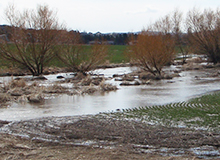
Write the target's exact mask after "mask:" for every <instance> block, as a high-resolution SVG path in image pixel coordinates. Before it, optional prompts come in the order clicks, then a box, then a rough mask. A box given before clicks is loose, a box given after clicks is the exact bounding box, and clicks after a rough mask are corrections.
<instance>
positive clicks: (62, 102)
mask: <svg viewBox="0 0 220 160" xmlns="http://www.w3.org/2000/svg"><path fill="white" fill-rule="evenodd" d="M133 70H135V68H129V67H119V68H110V69H99V70H96V71H94V74H100V75H104V76H105V77H111V79H109V80H108V81H106V82H107V83H111V84H114V85H116V86H117V87H118V88H119V89H118V90H117V91H111V92H108V93H95V94H92V95H89V94H86V95H72V96H70V95H67V94H62V95H53V96H50V97H46V100H45V102H44V103H42V104H30V103H13V104H12V105H11V106H8V107H6V108H1V109H0V117H1V118H0V119H1V120H28V119H33V118H41V117H50V116H73V115H85V114H97V113H99V112H108V111H115V110H118V109H126V108H134V107H140V106H152V105H162V104H167V103H174V102H181V101H187V100H188V99H190V98H193V97H196V96H199V95H202V94H205V93H208V92H213V91H216V90H219V89H220V83H219V81H220V78H219V77H210V76H209V75H208V74H209V73H207V72H205V71H202V70H194V71H182V72H181V73H180V77H175V78H173V79H171V80H160V81H152V83H151V84H150V85H140V86H120V85H119V84H120V83H121V82H120V81H115V79H114V78H112V76H113V75H114V74H126V73H130V72H132V71H133ZM166 70H176V68H175V67H174V66H171V67H169V68H166ZM58 75H62V76H63V77H65V78H70V77H71V76H73V75H71V74H69V73H68V74H66V73H63V74H56V75H48V76H46V78H47V79H48V80H46V81H42V82H41V83H42V85H50V84H51V83H53V82H55V81H59V80H58V79H57V78H56V77H57V76H58ZM10 79H11V77H1V79H0V81H2V82H7V81H8V80H10ZM62 85H66V86H69V85H71V84H62Z"/></svg>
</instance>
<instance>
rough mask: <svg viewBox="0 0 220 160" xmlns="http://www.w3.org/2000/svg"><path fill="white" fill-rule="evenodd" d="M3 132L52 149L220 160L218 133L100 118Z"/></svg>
mask: <svg viewBox="0 0 220 160" xmlns="http://www.w3.org/2000/svg"><path fill="white" fill-rule="evenodd" d="M0 130H1V133H7V134H10V135H16V136H19V137H23V138H25V139H26V140H30V141H31V142H33V143H38V144H44V143H50V144H51V145H52V146H53V145H64V146H74V147H76V146H78V147H91V148H96V149H103V148H105V149H114V150H117V149H119V148H121V149H122V148H123V150H129V152H132V153H135V154H140V155H142V154H145V155H162V156H169V157H172V156H175V157H176V156H177V157H197V158H204V159H207V158H210V157H211V158H220V150H219V147H220V134H219V133H214V132H206V131H202V130H189V129H183V128H168V127H162V126H151V125H148V124H145V123H143V122H138V121H131V120H116V119H112V118H106V117H103V116H100V115H99V116H98V115H97V116H84V117H83V116H77V117H51V118H42V119H33V120H28V121H17V122H11V123H8V122H5V121H4V122H3V124H2V127H1V129H0Z"/></svg>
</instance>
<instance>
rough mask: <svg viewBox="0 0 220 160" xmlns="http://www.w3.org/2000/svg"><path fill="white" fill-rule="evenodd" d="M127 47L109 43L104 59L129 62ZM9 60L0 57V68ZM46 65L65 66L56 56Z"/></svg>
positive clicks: (8, 65)
mask: <svg viewBox="0 0 220 160" xmlns="http://www.w3.org/2000/svg"><path fill="white" fill-rule="evenodd" d="M85 47H86V50H88V52H89V50H90V49H91V46H85ZM126 49H127V46H125V45H110V46H109V52H108V56H107V58H106V60H108V61H109V62H110V63H116V64H117V63H126V62H129V58H128V57H126V56H125V54H124V53H125V51H126ZM10 66H11V62H9V61H6V60H3V59H2V58H1V57H0V68H2V67H10ZM46 66H54V67H65V64H63V63H62V62H61V61H60V60H59V59H58V58H56V57H55V58H53V59H52V61H50V62H49V63H48V64H47V65H46Z"/></svg>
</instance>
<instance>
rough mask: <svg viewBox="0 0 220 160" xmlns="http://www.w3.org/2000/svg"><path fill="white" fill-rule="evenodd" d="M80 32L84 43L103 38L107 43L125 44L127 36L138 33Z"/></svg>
mask: <svg viewBox="0 0 220 160" xmlns="http://www.w3.org/2000/svg"><path fill="white" fill-rule="evenodd" d="M80 34H81V37H82V40H83V42H84V43H85V44H89V43H91V42H92V41H96V40H99V41H101V40H105V41H108V42H109V44H113V45H127V44H128V40H129V36H130V35H133V34H138V33H105V34H103V33H100V32H97V33H95V34H93V33H86V32H82V33H80Z"/></svg>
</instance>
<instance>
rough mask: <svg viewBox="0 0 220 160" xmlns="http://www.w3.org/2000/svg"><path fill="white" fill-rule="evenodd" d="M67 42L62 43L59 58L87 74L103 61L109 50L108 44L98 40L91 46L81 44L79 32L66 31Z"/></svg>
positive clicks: (76, 70)
mask: <svg viewBox="0 0 220 160" xmlns="http://www.w3.org/2000/svg"><path fill="white" fill-rule="evenodd" d="M64 37H65V38H64V39H65V44H63V45H61V46H60V47H61V49H60V52H59V53H58V54H57V56H58V58H59V59H60V60H61V61H62V62H63V63H64V64H65V65H66V66H68V67H69V68H71V69H72V71H73V72H78V73H82V74H83V75H86V74H87V72H88V71H91V70H94V69H96V67H97V66H98V65H99V64H101V63H103V62H104V60H105V58H106V56H107V52H108V46H107V45H106V44H105V43H99V42H98V41H97V42H96V43H95V44H94V45H91V46H86V45H83V44H81V37H80V35H79V33H74V32H72V33H66V34H65V36H64Z"/></svg>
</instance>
